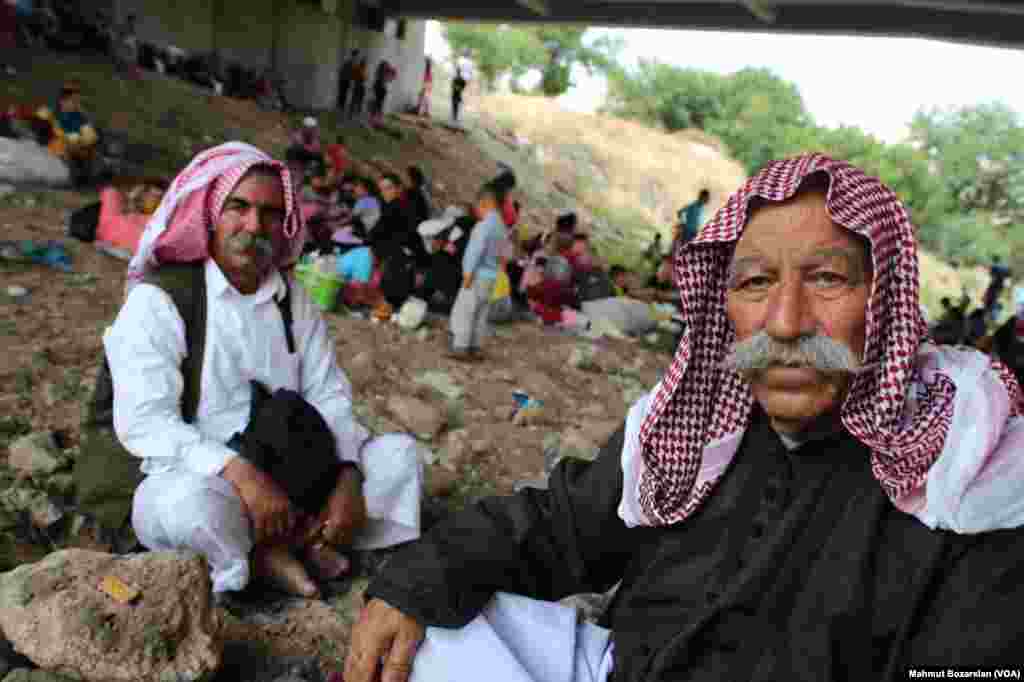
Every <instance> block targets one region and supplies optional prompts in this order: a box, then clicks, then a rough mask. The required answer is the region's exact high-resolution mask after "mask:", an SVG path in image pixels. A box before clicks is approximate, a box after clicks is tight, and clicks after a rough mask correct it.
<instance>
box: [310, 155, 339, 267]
mask: <svg viewBox="0 0 1024 682" xmlns="http://www.w3.org/2000/svg"><path fill="white" fill-rule="evenodd" d="M311 166H312V172H311V177H310V178H309V182H308V183H307V184H306V185H304V186H303V188H302V194H301V195H300V206H301V208H302V217H303V219H304V220H305V221H306V227H307V228H308V230H309V239H310V242H311V243H312V244H314V245H316V247H317V248H318V249H320V250H321V251H330V250H331V246H332V245H331V240H332V235H333V233H334V232H335V231H336V230H338V229H340V228H341V227H342V226H343V225H344V224H345V223H346V222H347V221H348V219H349V215H350V214H349V211H348V209H347V208H345V207H344V206H343V205H342V204H341V192H340V190H338V188H337V186H336V185H335V184H334V183H333V182H332V180H331V176H330V174H329V173H328V172H327V168H326V165H325V164H324V163H323V162H320V161H318V162H314V163H313V164H311Z"/></svg>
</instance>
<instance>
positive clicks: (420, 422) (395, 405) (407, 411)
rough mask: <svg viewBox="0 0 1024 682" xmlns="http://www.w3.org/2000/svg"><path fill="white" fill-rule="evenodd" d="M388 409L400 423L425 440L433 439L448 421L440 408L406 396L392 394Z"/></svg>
mask: <svg viewBox="0 0 1024 682" xmlns="http://www.w3.org/2000/svg"><path fill="white" fill-rule="evenodd" d="M388 410H389V411H390V412H391V413H392V414H393V415H394V416H395V418H396V419H397V420H398V421H399V423H401V424H402V425H403V426H405V428H407V429H409V431H411V432H412V433H414V434H416V435H417V436H418V437H420V438H423V439H424V440H433V439H434V438H435V437H436V436H437V434H439V433H440V432H441V429H443V428H444V426H445V423H446V421H447V416H446V415H445V413H444V411H442V410H441V409H440V408H438V407H436V406H434V405H431V404H429V403H425V402H423V401H422V400H417V399H416V398H409V397H406V396H392V397H391V398H390V399H389V400H388Z"/></svg>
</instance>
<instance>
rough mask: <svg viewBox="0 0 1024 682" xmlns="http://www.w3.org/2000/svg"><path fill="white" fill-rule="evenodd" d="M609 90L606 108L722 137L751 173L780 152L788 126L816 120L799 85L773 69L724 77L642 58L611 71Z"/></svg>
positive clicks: (676, 128) (742, 72)
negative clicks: (777, 73) (629, 66)
mask: <svg viewBox="0 0 1024 682" xmlns="http://www.w3.org/2000/svg"><path fill="white" fill-rule="evenodd" d="M609 94H610V98H609V104H608V106H607V107H606V108H607V109H608V110H609V111H611V112H612V113H614V114H617V115H620V116H624V117H626V118H634V119H638V120H641V121H645V122H648V123H653V124H656V125H660V126H662V127H664V128H665V129H666V130H668V131H676V130H681V129H684V128H698V129H700V130H704V131H707V132H709V133H712V134H714V135H717V136H718V137H719V138H720V139H721V140H722V141H723V142H725V144H726V145H727V146H728V147H729V149H730V151H731V152H732V154H733V155H734V156H735V157H736V158H737V159H739V160H740V161H742V162H743V164H744V165H745V166H746V167H747V168H748V169H749V170H751V171H752V170H754V169H756V168H759V167H760V166H762V165H763V164H764V163H766V162H767V161H769V160H771V159H773V158H777V157H778V156H780V152H781V150H782V148H783V147H784V146H785V144H786V140H785V134H786V130H787V129H788V128H790V127H800V126H806V125H809V124H811V123H812V121H811V116H810V114H808V113H807V108H806V106H805V105H804V101H803V97H801V95H800V92H799V90H798V89H797V87H796V86H795V85H794V84H792V83H790V82H788V81H785V80H783V79H782V78H779V77H778V76H776V75H775V74H774V73H772V72H771V71H769V70H768V69H752V68H748V69H743V70H741V71H738V72H736V73H734V74H731V75H728V76H720V75H718V74H715V73H711V72H708V71H700V70H697V69H684V68H681V67H678V66H672V65H670V64H664V63H662V62H658V61H640V62H639V64H638V65H637V67H636V68H635V69H632V70H625V69H616V70H614V71H613V72H612V74H611V77H610V79H609Z"/></svg>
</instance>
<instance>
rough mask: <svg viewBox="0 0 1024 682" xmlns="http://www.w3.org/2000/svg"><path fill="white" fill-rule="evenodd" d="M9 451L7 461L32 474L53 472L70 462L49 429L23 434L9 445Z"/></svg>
mask: <svg viewBox="0 0 1024 682" xmlns="http://www.w3.org/2000/svg"><path fill="white" fill-rule="evenodd" d="M8 453H9V454H8V456H7V463H8V464H9V465H10V466H11V467H13V468H14V469H17V470H18V471H20V472H22V473H25V474H29V475H30V476H39V475H46V474H52V473H53V472H55V471H58V470H60V469H61V468H63V467H64V466H66V465H67V464H68V461H67V460H66V459H65V458H64V457H62V456H61V454H60V450H59V449H58V448H57V441H56V439H54V437H53V434H52V433H51V432H49V431H37V432H36V433H30V434H28V435H27V436H22V437H21V438H19V439H18V440H16V441H14V442H13V443H11V444H10V445H9V446H8Z"/></svg>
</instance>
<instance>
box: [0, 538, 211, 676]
mask: <svg viewBox="0 0 1024 682" xmlns="http://www.w3.org/2000/svg"><path fill="white" fill-rule="evenodd" d="M111 577H113V578H116V579H119V580H120V581H121V582H122V583H123V584H124V585H125V586H127V587H128V588H129V589H130V590H136V591H137V592H138V593H137V595H135V596H134V598H133V595H132V594H131V593H130V592H129V593H128V594H127V595H125V594H121V595H120V596H119V598H115V597H113V596H111V595H110V594H108V592H106V591H104V590H102V589H101V584H103V583H104V580H105V579H108V578H111ZM218 628H219V621H218V619H217V618H216V617H215V616H214V611H213V610H211V605H210V578H209V573H208V570H207V566H206V562H205V561H203V559H202V558H201V557H199V556H197V555H194V554H188V553H175V552H152V553H147V554H139V555H133V556H123V557H122V556H115V555H111V554H103V553H100V552H90V551H85V550H79V549H69V550H64V551H61V552H55V553H53V554H51V555H49V556H48V557H46V558H45V559H44V560H42V561H40V562H38V563H35V564H25V565H22V566H19V567H18V568H16V569H14V570H13V571H9V572H7V573H3V574H0V630H2V631H3V635H4V636H5V637H6V638H7V639H8V640H10V641H11V643H12V644H13V645H14V647H15V649H16V650H17V651H18V652H20V653H22V654H24V655H25V656H27V657H28V658H30V659H31V660H32V661H33V662H34V663H35V664H36V665H38V666H39V667H41V668H44V669H46V670H51V671H54V672H58V673H62V674H66V675H70V676H73V677H77V678H80V679H84V680H89V681H93V682H100V681H103V682H122V681H123V682H129V681H139V682H147V681H152V682H163V681H164V680H175V681H176V682H184V681H185V680H189V681H192V680H203V679H209V678H210V677H211V676H212V674H213V672H214V671H216V670H217V669H218V667H219V666H220V663H221V653H222V645H221V642H220V639H219V638H218Z"/></svg>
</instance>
